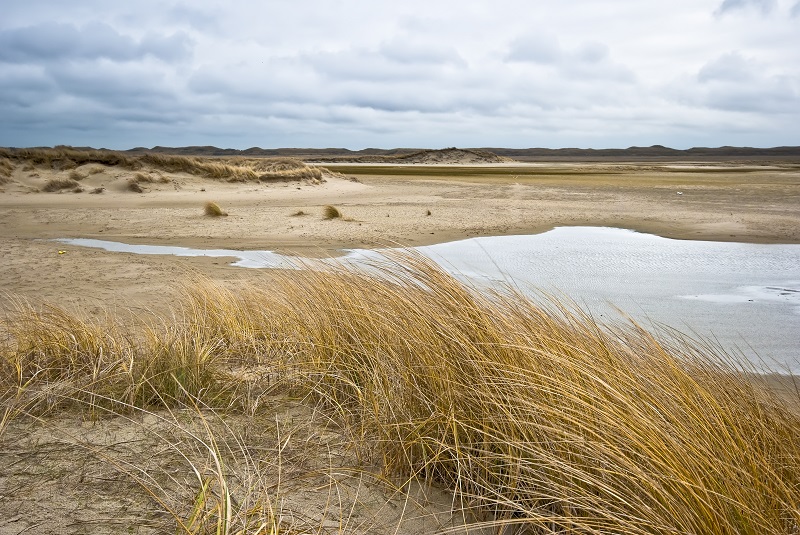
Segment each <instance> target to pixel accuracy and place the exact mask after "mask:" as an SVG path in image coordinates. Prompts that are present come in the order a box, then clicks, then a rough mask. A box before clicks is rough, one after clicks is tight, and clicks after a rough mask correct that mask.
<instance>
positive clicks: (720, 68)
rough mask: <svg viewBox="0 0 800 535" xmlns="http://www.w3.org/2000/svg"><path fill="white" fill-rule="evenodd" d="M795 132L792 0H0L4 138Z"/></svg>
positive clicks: (672, 136) (768, 138) (787, 141)
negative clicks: (548, 0)
mask: <svg viewBox="0 0 800 535" xmlns="http://www.w3.org/2000/svg"><path fill="white" fill-rule="evenodd" d="M56 144H66V145H76V146H81V145H89V146H94V147H107V148H115V149H126V148H131V147H135V146H148V147H150V146H154V145H168V146H182V145H216V146H220V147H232V148H240V149H244V148H248V147H252V146H260V147H265V148H268V147H347V148H351V149H360V148H365V147H382V148H391V147H429V148H441V147H447V146H459V147H500V146H504V147H553V148H557V147H593V148H607V147H627V146H631V145H639V146H647V145H653V144H663V145H667V146H671V147H675V148H688V147H692V146H721V145H748V146H757V147H770V146H779V145H800V0H672V1H670V2H654V1H642V0H605V1H597V0H561V1H560V2H536V1H531V0H481V1H471V0H405V1H403V2H388V1H386V2H384V1H367V0H261V1H256V0H244V1H238V2H237V1H233V2H223V1H221V0H193V1H185V2H182V1H169V0H166V1H165V0H158V1H155V0H137V1H136V2H133V1H121V2H111V1H108V0H76V1H75V2H64V1H62V0H50V1H48V0H41V1H40V0H23V1H20V0H3V7H2V16H0V146H17V147H24V146H38V145H56Z"/></svg>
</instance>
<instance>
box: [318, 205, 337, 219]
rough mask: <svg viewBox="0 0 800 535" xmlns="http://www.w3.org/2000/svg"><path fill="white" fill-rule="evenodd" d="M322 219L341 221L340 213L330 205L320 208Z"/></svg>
mask: <svg viewBox="0 0 800 535" xmlns="http://www.w3.org/2000/svg"><path fill="white" fill-rule="evenodd" d="M322 217H323V218H325V219H341V217H342V212H341V211H340V210H339V209H338V208H336V207H335V206H332V205H330V204H328V205H326V206H324V207H323V208H322Z"/></svg>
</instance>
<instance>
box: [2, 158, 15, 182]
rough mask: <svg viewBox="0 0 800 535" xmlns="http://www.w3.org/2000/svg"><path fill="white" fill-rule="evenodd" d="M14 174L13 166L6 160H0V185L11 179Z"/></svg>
mask: <svg viewBox="0 0 800 535" xmlns="http://www.w3.org/2000/svg"><path fill="white" fill-rule="evenodd" d="M13 172H14V164H13V163H11V160H9V159H8V158H0V184H4V183H6V182H8V181H9V180H10V179H11V173H13Z"/></svg>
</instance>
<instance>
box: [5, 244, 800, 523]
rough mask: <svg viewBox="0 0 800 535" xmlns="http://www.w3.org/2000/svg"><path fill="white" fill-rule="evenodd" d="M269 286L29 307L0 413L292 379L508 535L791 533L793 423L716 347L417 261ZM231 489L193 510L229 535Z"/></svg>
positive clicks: (214, 397) (168, 401) (798, 516)
mask: <svg viewBox="0 0 800 535" xmlns="http://www.w3.org/2000/svg"><path fill="white" fill-rule="evenodd" d="M266 280H268V281H269V282H268V283H266V282H265V284H264V285H263V286H248V287H245V288H241V287H239V288H237V290H236V291H235V292H234V291H232V290H230V289H228V288H225V287H224V286H221V285H217V284H212V283H210V282H202V283H200V284H199V285H195V286H193V287H190V288H188V289H187V293H186V302H185V304H184V305H183V306H182V308H181V309H180V310H179V311H177V312H174V313H173V314H171V315H170V316H167V317H165V318H169V319H157V318H155V319H154V320H153V321H152V322H149V323H151V324H152V325H151V326H150V327H148V328H147V329H145V331H144V332H138V333H135V332H129V331H126V330H125V328H123V327H122V326H121V325H123V323H120V322H117V321H114V320H113V318H109V319H106V320H103V321H87V320H80V319H77V318H76V317H75V316H73V315H70V314H67V313H66V312H64V311H62V310H59V309H56V308H46V309H44V310H42V311H38V310H35V309H34V308H32V307H30V306H27V305H20V306H19V307H18V312H17V313H16V315H14V316H13V317H10V318H9V319H8V320H7V321H6V322H5V323H3V324H2V328H0V331H2V332H6V333H8V336H7V337H6V339H5V341H4V342H3V343H2V345H0V355H1V356H2V358H0V400H2V403H3V405H2V407H4V409H0V414H2V412H1V411H2V410H5V414H6V416H5V418H4V421H5V422H6V424H8V422H10V421H13V419H14V418H21V417H23V416H22V415H24V414H41V413H42V412H44V411H56V410H63V408H64V407H65V406H67V405H69V404H73V405H74V404H75V402H76V401H77V402H78V405H79V406H84V405H83V404H88V405H85V406H91V407H106V406H107V407H109V408H112V409H114V408H115V407H116V408H115V409H114V410H119V405H118V404H119V402H120V401H123V400H124V402H125V403H128V404H129V405H130V406H134V407H151V408H152V407H159V406H182V405H181V404H183V406H185V404H187V403H188V404H190V405H191V404H202V405H203V406H213V407H225V408H226V409H225V410H227V411H230V412H232V413H236V412H238V411H258V410H259V409H258V406H259V405H258V403H257V402H256V399H258V396H259V395H260V394H259V393H263V392H264V391H265V389H269V388H270V385H274V384H275V381H278V380H282V381H285V386H286V387H287V388H291V389H292V391H295V392H297V393H298V395H301V396H310V397H313V398H316V399H317V400H318V401H319V402H321V403H322V404H323V407H325V408H326V410H327V412H328V413H329V414H330V415H331V417H333V418H335V419H336V420H337V421H339V422H341V423H342V424H343V425H345V427H346V429H347V430H348V433H349V436H350V440H351V448H352V449H353V451H355V452H357V453H358V455H359V456H360V457H361V458H362V459H363V460H364V462H366V463H370V462H379V463H380V464H381V469H382V473H383V474H384V475H385V476H386V477H390V478H393V479H394V480H395V481H397V482H398V485H399V486H403V484H404V483H406V482H409V481H424V482H427V483H429V484H433V485H436V486H439V487H442V488H446V489H449V491H450V492H452V493H453V500H454V504H455V507H457V508H458V507H463V508H467V509H469V510H472V511H474V512H475V513H476V514H478V515H480V517H481V518H483V519H484V522H485V526H492V527H493V528H494V529H496V530H498V531H502V529H504V528H505V529H515V528H521V529H523V528H524V529H526V530H528V532H530V533H565V532H569V533H581V534H584V533H585V534H590V533H592V534H594V533H626V534H627V533H630V534H641V535H644V534H653V533H657V534H665V535H666V534H675V533H704V534H730V535H733V534H740V533H745V534H754V535H755V534H778V533H796V532H797V528H798V525H800V509H798V506H797V504H798V503H800V417H798V415H797V413H796V412H793V411H792V410H790V409H789V408H788V406H787V405H786V404H785V402H784V401H783V400H782V399H780V398H778V397H777V396H776V395H774V394H772V393H771V392H770V391H769V390H767V389H766V388H765V387H763V386H762V385H759V382H758V380H757V379H756V380H755V381H754V380H753V379H752V377H749V376H748V375H747V374H746V373H744V372H750V371H752V370H749V369H743V368H741V367H739V366H737V365H734V364H732V363H731V361H730V360H729V359H728V358H727V357H726V356H725V355H724V354H721V353H719V352H718V351H717V350H715V349H714V348H713V347H712V346H710V345H707V344H704V343H702V342H697V341H693V340H691V339H688V338H682V337H676V338H669V339H662V340H660V339H658V338H656V337H654V336H653V335H652V334H651V333H649V332H647V331H645V330H643V329H642V328H640V327H639V326H637V325H635V324H626V325H604V324H600V323H598V322H597V321H596V320H595V319H594V318H593V317H591V316H589V315H588V314H585V313H583V312H581V311H580V310H578V309H575V308H572V307H570V306H567V305H565V304H564V303H560V302H557V301H553V300H545V301H542V302H541V303H535V302H533V301H531V300H529V299H528V298H526V297H524V296H522V295H520V294H519V293H517V292H515V291H514V290H512V289H505V290H501V291H494V292H486V291H483V292H479V291H477V290H474V289H471V288H468V287H465V286H464V285H463V284H462V283H460V282H459V281H457V280H456V279H454V278H453V277H452V276H450V275H448V274H447V273H445V272H443V271H442V270H441V269H440V268H439V267H437V266H436V265H434V264H432V263H431V262H430V261H428V260H425V259H423V258H420V257H415V256H410V255H406V256H401V257H398V258H395V259H394V260H391V261H386V262H383V263H376V264H375V265H374V266H372V268H371V269H370V270H368V271H363V272H360V271H354V270H353V269H352V268H346V267H344V266H343V267H341V268H335V267H333V268H330V269H328V270H325V271H322V270H312V269H301V270H298V271H291V272H273V273H270V274H269V279H265V281H266ZM115 404H116V405H115ZM213 443H214V442H213V440H209V441H207V442H206V444H209V445H210V446H211V448H210V449H209V455H211V457H212V458H214V453H213V452H214V451H215V450H214V447H213ZM245 449H246V448H245ZM217 466H219V465H217ZM217 473H218V474H219V476H215V477H214V479H213V481H215V483H214V485H217V486H216V487H215V490H212V489H211V487H209V488H208V489H205V487H204V486H202V485H204V484H202V481H203V479H202V478H201V479H200V482H201V484H202V485H201V487H200V488H199V489H198V496H199V497H200V496H201V497H202V499H200V500H199V502H198V501H195V507H200V506H198V505H197V504H198V503H200V504H206V500H210V501H209V502H208V503H209V504H210V507H211V509H212V510H213V511H217V513H214V514H211V516H210V517H208V518H209V519H210V520H209V521H210V522H211V523H212V524H214V525H216V527H217V528H220V527H221V526H228V525H231V523H232V522H231V521H230V517H229V516H227V515H228V513H229V512H230V514H231V515H238V514H244V512H242V511H239V512H238V513H233V512H232V511H233V509H232V508H230V507H229V506H228V505H225V504H228V503H232V502H228V501H227V498H226V496H229V494H226V492H227V491H226V490H225V489H226V488H229V487H228V486H226V485H228V482H229V480H230V478H231V477H232V476H229V475H226V471H225V470H224V469H222V468H219V469H218V470H217ZM203 489H205V490H203ZM198 499H199V498H198ZM220 500H221V501H220ZM200 509H203V510H205V506H204V505H203V507H200ZM183 522H184V523H186V522H188V521H187V520H185V517H184V520H183ZM181 532H184V531H182V530H181Z"/></svg>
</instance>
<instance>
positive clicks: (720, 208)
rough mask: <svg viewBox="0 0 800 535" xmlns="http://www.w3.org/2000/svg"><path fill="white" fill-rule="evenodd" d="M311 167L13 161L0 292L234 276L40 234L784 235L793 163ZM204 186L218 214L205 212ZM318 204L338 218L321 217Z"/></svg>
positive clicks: (799, 239) (177, 241) (193, 241)
mask: <svg viewBox="0 0 800 535" xmlns="http://www.w3.org/2000/svg"><path fill="white" fill-rule="evenodd" d="M321 165H323V164H321ZM312 166H313V164H312ZM324 166H325V168H324V171H323V172H322V178H320V179H316V178H314V179H311V180H309V179H304V178H298V179H289V180H266V181H245V182H235V183H231V182H228V181H225V180H220V179H215V178H208V177H202V176H197V175H195V174H191V173H189V172H164V171H160V170H148V169H145V170H143V171H142V170H139V171H136V172H134V171H132V170H130V169H126V168H124V167H121V166H97V165H93V164H87V165H84V166H79V167H78V168H77V169H73V170H71V172H73V171H74V172H73V175H72V176H74V177H76V178H79V179H80V180H78V181H76V182H77V184H75V187H72V186H68V187H66V188H63V189H57V190H56V191H53V192H47V191H44V190H45V189H48V188H47V184H48V183H51V181H53V180H54V179H57V178H58V177H60V176H66V175H67V172H66V171H60V170H54V169H51V168H45V167H43V166H36V167H34V166H28V167H27V170H23V166H22V165H18V166H16V167H15V168H14V169H13V170H12V171H11V172H10V173H8V174H9V177H8V178H6V179H5V183H4V184H3V185H1V186H0V247H2V250H3V256H4V258H3V262H2V263H0V291H4V292H11V293H14V294H17V295H21V296H24V297H27V298H34V299H39V298H43V299H47V300H53V301H55V302H58V303H60V304H62V305H77V306H79V307H81V308H84V309H85V310H87V311H91V310H92V309H94V308H98V307H99V306H100V305H103V306H109V305H116V304H126V305H136V306H158V304H159V301H160V300H163V299H164V297H165V296H168V295H169V294H170V292H171V291H172V290H171V288H172V287H173V286H174V282H175V281H176V279H179V278H181V277H182V276H183V275H185V274H187V273H191V272H194V271H197V270H199V271H201V272H203V273H205V274H207V275H209V276H211V277H212V278H240V277H246V276H247V274H246V270H242V269H239V268H231V267H229V266H227V262H225V260H224V259H208V258H189V259H187V258H174V257H169V256H141V255H131V254H112V253H106V252H104V251H98V250H93V249H86V248H81V247H71V246H69V247H68V246H64V245H63V244H60V243H57V242H53V241H50V240H53V239H56V238H96V239H102V240H110V241H119V242H125V243H135V244H150V245H176V246H187V247H195V248H216V249H219V248H226V249H255V250H274V251H280V252H283V253H291V254H297V255H301V256H325V255H336V254H338V253H339V251H341V250H342V249H346V248H365V247H367V248H369V247H377V246H385V245H401V246H402V245H405V246H416V245H426V244H431V243H438V242H444V241H451V240H457V239H462V238H468V237H473V236H491V235H511V234H531V233H538V232H542V231H546V230H549V229H551V228H553V227H556V226H562V225H590V226H611V227H620V228H628V229H633V230H638V231H642V232H648V233H653V234H657V235H661V236H665V237H670V238H678V239H692V240H720V241H740V242H753V243H800V164H795V163H792V162H774V163H770V162H758V163H754V164H748V163H739V162H737V163H729V162H702V163H701V164H697V163H692V162H668V163H660V164H651V163H626V162H619V163H613V164H608V163H604V164H596V163H582V162H568V163H564V162H557V163H550V164H547V163H519V162H502V163H493V164H482V165H475V164H471V165H459V164H438V165H424V164H423V165H420V164H416V165H392V164H382V165H378V164H360V163H340V164H332V163H327V162H326V163H324ZM137 177H138V178H137ZM142 177H144V179H142ZM132 182H137V183H138V185H139V187H138V188H135V189H139V190H140V192H136V191H133V190H132V189H131V187H130V184H131V183H132ZM50 189H51V188H50ZM75 191H77V193H76V192H75ZM95 191H96V192H98V193H96V194H92V192H95ZM210 201H213V202H216V203H217V204H218V205H220V206H221V207H222V209H223V210H225V211H226V212H227V213H228V215H227V217H209V216H207V215H206V214H205V213H204V205H205V204H206V203H207V202H210ZM327 205H332V206H335V207H337V208H338V209H339V211H340V213H341V215H342V217H340V218H333V219H326V217H325V215H324V207H325V206H327ZM59 251H61V253H59Z"/></svg>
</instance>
